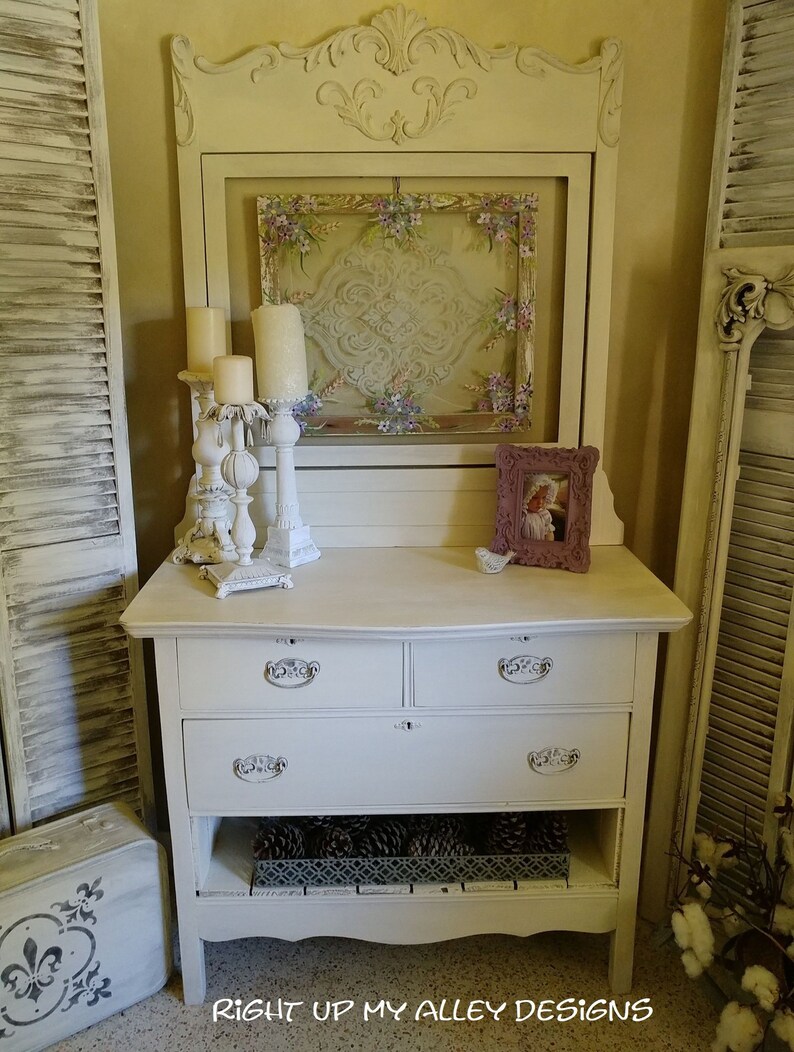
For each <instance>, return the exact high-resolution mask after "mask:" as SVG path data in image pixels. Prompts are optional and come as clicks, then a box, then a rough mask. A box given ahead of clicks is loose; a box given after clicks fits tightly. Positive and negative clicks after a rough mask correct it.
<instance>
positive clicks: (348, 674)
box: [178, 637, 403, 711]
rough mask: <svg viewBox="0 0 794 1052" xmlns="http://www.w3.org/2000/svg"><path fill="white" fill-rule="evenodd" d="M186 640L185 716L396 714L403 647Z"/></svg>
mask: <svg viewBox="0 0 794 1052" xmlns="http://www.w3.org/2000/svg"><path fill="white" fill-rule="evenodd" d="M289 638H290V637H278V638H272V639H236V640H234V639H223V640H216V639H183V640H180V641H179V643H178V655H179V695H180V700H181V705H182V708H183V709H192V710H196V709H205V710H207V709H212V710H213V711H218V710H225V711H229V710H234V709H237V710H240V709H256V710H270V709H289V710H295V711H299V710H301V709H323V708H352V709H367V708H372V709H384V708H389V709H391V708H395V707H397V708H399V706H400V705H402V692H403V650H402V643H400V642H393V643H392V642H369V641H366V640H363V641H361V642H359V641H356V642H354V643H349V644H348V643H345V642H341V641H339V640H325V639H322V640H317V639H310V638H306V639H297V640H296V641H295V642H294V643H290V642H289V641H288V639H289Z"/></svg>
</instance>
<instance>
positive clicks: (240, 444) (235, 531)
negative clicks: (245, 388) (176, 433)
mask: <svg viewBox="0 0 794 1052" xmlns="http://www.w3.org/2000/svg"><path fill="white" fill-rule="evenodd" d="M207 417H208V418H209V419H210V420H214V421H215V422H216V424H217V425H218V427H220V425H221V424H222V423H223V421H224V420H229V421H230V422H231V450H230V451H229V452H228V453H227V454H226V456H225V457H224V458H223V460H222V461H221V466H220V469H221V475H222V476H223V479H224V481H225V482H226V483H227V485H228V486H230V487H231V489H232V491H233V494H232V496H231V498H230V499H231V502H232V504H233V505H234V508H235V514H234V522H233V523H232V529H231V541H232V544H233V545H234V548H235V552H236V555H237V561H236V562H234V563H231V562H224V563H221V564H220V565H212V566H209V565H207V566H202V568H201V570H200V572H199V577H201V578H203V579H206V580H209V581H211V582H212V583H213V584H214V585H215V586H216V592H215V597H216V599H225V598H226V596H227V595H229V594H230V593H231V592H241V591H248V590H249V589H252V588H271V587H274V586H278V587H279V588H292V578H291V577H290V575H289V574H285V573H284V571H283V569H281V568H280V567H277V566H273V565H272V563H270V562H268V560H267V559H252V558H251V552H252V551H253V550H254V544H255V543H256V528H255V526H254V524H253V522H252V521H251V516H250V515H249V513H248V505H249V504H250V503H251V500H252V498H251V497H250V496H249V494H248V487H249V486H251V485H253V483H254V482H255V481H256V479H257V478H258V477H259V464H258V463H257V461H256V458H255V457H254V456H253V455H252V454H251V453H250V452H249V451H248V448H247V446H248V444H249V443H250V428H251V426H252V425H253V423H254V421H255V420H256V419H261V420H266V419H267V413H266V412H265V409H264V407H263V406H261V405H260V404H259V403H258V402H250V403H248V404H247V405H218V404H217V403H216V404H215V405H212V406H210V408H209V409H208V410H207ZM247 438H249V441H246V439H247Z"/></svg>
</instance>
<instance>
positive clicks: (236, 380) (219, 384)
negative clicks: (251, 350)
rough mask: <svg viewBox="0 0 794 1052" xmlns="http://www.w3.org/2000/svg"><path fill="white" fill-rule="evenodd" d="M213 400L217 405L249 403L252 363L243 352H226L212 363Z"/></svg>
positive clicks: (250, 398)
mask: <svg viewBox="0 0 794 1052" xmlns="http://www.w3.org/2000/svg"><path fill="white" fill-rule="evenodd" d="M212 378H213V386H214V388H215V401H216V402H217V403H218V404H219V405H250V404H251V402H253V400H254V363H253V362H252V361H251V359H250V358H247V357H246V356H245V355H243V354H227V355H224V356H223V357H218V358H216V359H215V360H214V361H213V363H212Z"/></svg>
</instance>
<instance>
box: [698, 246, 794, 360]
mask: <svg viewBox="0 0 794 1052" xmlns="http://www.w3.org/2000/svg"><path fill="white" fill-rule="evenodd" d="M723 274H724V275H725V277H726V278H727V279H728V283H727V285H726V286H725V289H724V291H723V293H722V297H721V298H720V305H719V308H718V310H717V317H716V324H717V335H718V337H719V341H720V347H721V348H722V350H723V351H738V350H739V347H740V345H741V342H742V340H743V339H744V336H745V332H746V327H747V325H748V323H749V322H752V321H759V322H760V321H763V322H764V324H765V325H768V326H770V328H773V329H788V328H789V327H790V326H791V325H794V268H792V269H791V270H789V271H787V273H785V274H783V275H782V276H781V277H779V278H776V279H775V280H774V281H770V280H769V278H766V277H764V275H763V274H753V273H752V272H751V271H746V270H741V269H740V268H739V267H725V268H724V269H723Z"/></svg>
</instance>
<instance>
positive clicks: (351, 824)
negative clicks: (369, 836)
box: [334, 815, 372, 837]
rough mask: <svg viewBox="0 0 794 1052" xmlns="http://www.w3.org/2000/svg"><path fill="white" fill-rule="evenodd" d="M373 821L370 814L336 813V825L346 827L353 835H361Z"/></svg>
mask: <svg viewBox="0 0 794 1052" xmlns="http://www.w3.org/2000/svg"><path fill="white" fill-rule="evenodd" d="M371 821H372V819H371V817H370V816H369V815H335V816H334V825H336V826H339V828H340V829H345V830H346V831H347V832H348V833H349V834H350V835H351V836H352V837H357V836H361V834H362V833H365V832H366V831H367V829H369V825H370V822H371Z"/></svg>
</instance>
